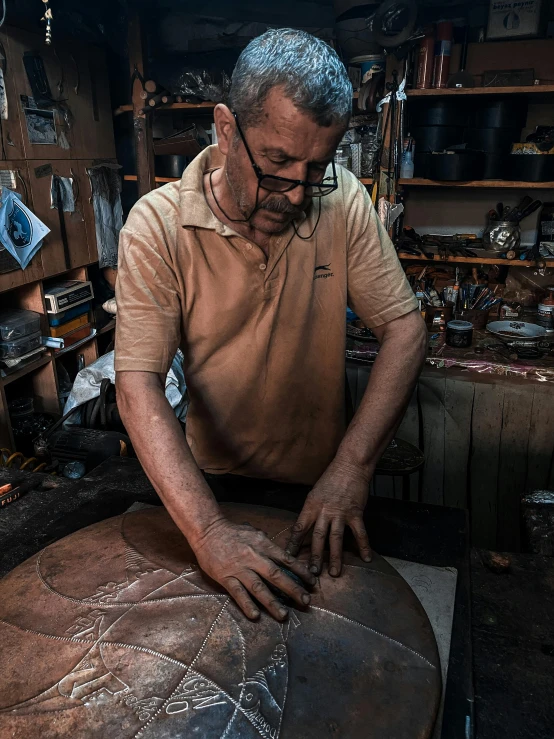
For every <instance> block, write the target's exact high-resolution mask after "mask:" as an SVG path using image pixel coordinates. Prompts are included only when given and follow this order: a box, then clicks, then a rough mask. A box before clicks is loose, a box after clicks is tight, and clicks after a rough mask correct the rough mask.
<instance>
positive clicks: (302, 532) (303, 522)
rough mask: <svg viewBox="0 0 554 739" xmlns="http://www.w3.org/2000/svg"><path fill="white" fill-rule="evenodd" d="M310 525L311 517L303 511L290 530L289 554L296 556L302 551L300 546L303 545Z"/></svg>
mask: <svg viewBox="0 0 554 739" xmlns="http://www.w3.org/2000/svg"><path fill="white" fill-rule="evenodd" d="M310 526H311V521H310V519H309V518H308V516H307V515H306V514H305V513H304V511H302V512H301V513H300V515H299V516H298V518H297V519H296V523H295V524H294V526H293V527H292V529H291V532H290V537H289V540H288V543H287V546H286V551H287V552H289V554H292V555H293V556H294V557H296V555H297V554H298V552H299V551H300V547H301V546H302V542H303V541H304V537H305V536H306V534H307V533H308V531H309V530H310Z"/></svg>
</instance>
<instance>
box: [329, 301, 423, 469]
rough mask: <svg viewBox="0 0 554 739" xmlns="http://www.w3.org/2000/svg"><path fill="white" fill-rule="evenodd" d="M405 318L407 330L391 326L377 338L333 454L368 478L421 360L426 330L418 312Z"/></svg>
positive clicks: (405, 402) (394, 426)
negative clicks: (375, 350)
mask: <svg viewBox="0 0 554 739" xmlns="http://www.w3.org/2000/svg"><path fill="white" fill-rule="evenodd" d="M410 315H411V314H410ZM408 320H409V326H408V327H407V328H408V329H409V330H406V331H402V330H398V328H396V327H392V328H393V330H392V331H390V332H385V334H384V335H383V336H382V337H381V348H380V351H379V354H378V356H377V359H376V360H375V364H374V365H373V368H372V370H371V374H370V377H369V382H368V385H367V388H366V391H365V393H364V396H363V398H362V402H361V404H360V407H359V408H358V410H357V411H356V414H355V416H354V418H353V420H352V422H351V423H350V426H349V427H348V429H347V432H346V434H345V436H344V439H343V441H342V443H341V445H340V447H339V450H338V452H337V455H336V457H335V460H336V462H337V463H339V464H341V463H342V464H345V465H353V466H355V467H356V468H358V469H360V470H362V471H363V472H365V473H366V474H367V477H368V478H370V477H371V476H372V475H373V472H374V469H375V465H376V464H377V462H378V460H379V459H380V457H381V455H382V454H383V452H384V451H385V449H386V447H387V445H388V444H389V443H390V441H391V439H392V438H393V436H394V433H395V431H396V429H397V428H398V426H399V424H400V422H401V420H402V417H403V415H404V411H405V409H406V406H407V405H408V402H409V400H410V397H411V395H412V392H413V389H414V387H415V384H416V382H417V378H418V376H419V373H420V371H421V368H422V366H423V363H424V361H425V353H426V345H427V331H426V329H425V327H424V325H423V324H422V321H420V320H419V315H417V316H416V315H415V314H414V316H413V317H412V318H411V319H407V321H408Z"/></svg>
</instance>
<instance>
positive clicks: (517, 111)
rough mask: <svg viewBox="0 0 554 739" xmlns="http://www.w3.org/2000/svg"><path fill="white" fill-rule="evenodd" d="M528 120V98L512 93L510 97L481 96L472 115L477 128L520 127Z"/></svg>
mask: <svg viewBox="0 0 554 739" xmlns="http://www.w3.org/2000/svg"><path fill="white" fill-rule="evenodd" d="M526 121H527V100H526V98H524V97H516V96H515V95H510V97H509V98H497V97H496V98H489V99H484V98H481V99H480V100H479V101H478V102H477V105H476V107H475V110H474V113H473V115H472V116H471V124H470V125H472V126H474V127H475V128H519V129H520V130H521V129H522V128H523V127H524V126H525V123H526Z"/></svg>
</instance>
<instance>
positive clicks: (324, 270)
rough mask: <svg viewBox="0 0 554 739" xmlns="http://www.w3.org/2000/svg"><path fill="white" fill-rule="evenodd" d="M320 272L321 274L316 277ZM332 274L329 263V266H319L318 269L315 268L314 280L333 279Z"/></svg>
mask: <svg viewBox="0 0 554 739" xmlns="http://www.w3.org/2000/svg"><path fill="white" fill-rule="evenodd" d="M320 271H321V272H322V274H320V275H318V274H317V273H318V272H320ZM334 276H335V275H334V273H333V272H331V262H329V264H320V265H319V267H316V268H315V269H314V280H319V279H321V278H322V277H334Z"/></svg>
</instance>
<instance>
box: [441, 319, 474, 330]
mask: <svg viewBox="0 0 554 739" xmlns="http://www.w3.org/2000/svg"><path fill="white" fill-rule="evenodd" d="M446 326H447V328H453V329H454V330H455V331H471V329H472V328H473V324H472V323H470V322H469V321H448V323H447V324H446Z"/></svg>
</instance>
